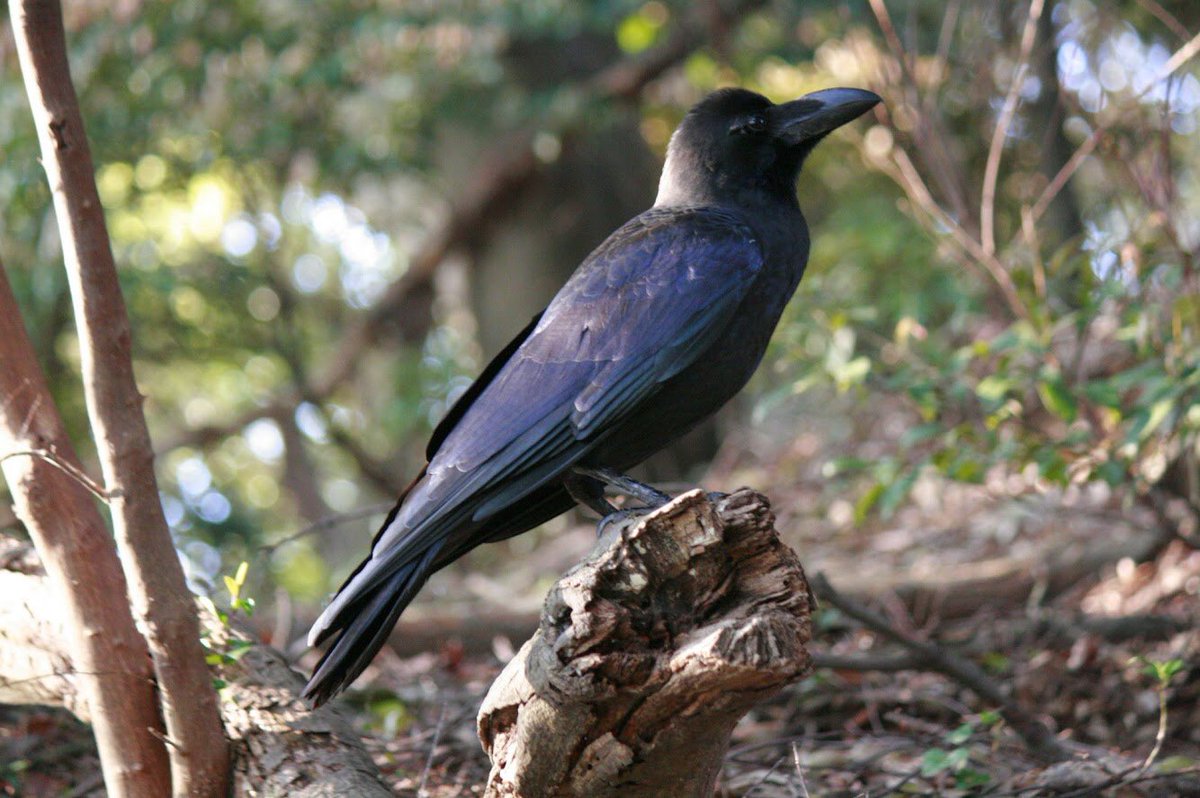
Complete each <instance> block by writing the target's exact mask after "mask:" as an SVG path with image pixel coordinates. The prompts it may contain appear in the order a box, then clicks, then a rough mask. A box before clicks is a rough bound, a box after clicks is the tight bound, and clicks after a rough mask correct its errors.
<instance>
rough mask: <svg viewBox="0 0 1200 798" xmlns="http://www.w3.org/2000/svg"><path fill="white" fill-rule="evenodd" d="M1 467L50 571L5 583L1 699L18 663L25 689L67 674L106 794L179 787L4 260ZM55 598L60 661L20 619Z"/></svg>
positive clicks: (142, 646) (122, 602) (102, 537)
mask: <svg viewBox="0 0 1200 798" xmlns="http://www.w3.org/2000/svg"><path fill="white" fill-rule="evenodd" d="M51 458H52V459H51ZM0 467H2V469H3V472H4V478H5V480H6V481H7V482H8V487H9V491H10V492H11V493H12V497H13V502H14V504H15V505H16V513H17V516H18V517H19V518H20V519H21V521H22V522H23V523H24V524H25V528H26V529H27V530H29V534H30V536H31V537H32V538H33V541H34V543H35V544H36V546H37V548H38V551H39V552H40V553H41V559H42V562H43V563H45V567H46V571H47V572H48V574H49V576H48V578H43V579H42V580H41V583H40V586H39V589H38V590H35V591H31V592H26V591H25V590H23V589H21V588H20V587H18V586H15V585H10V584H9V583H8V582H7V581H2V580H0V596H2V597H3V600H2V601H0V701H4V700H9V699H8V698H6V695H7V694H8V691H9V688H10V687H11V685H10V684H9V683H8V681H6V679H5V676H6V674H8V673H11V672H13V669H14V668H19V669H18V670H17V672H20V673H24V674H25V677H24V678H25V680H26V683H25V684H24V685H23V686H24V687H25V688H27V689H32V690H39V689H47V690H56V689H59V688H58V686H57V685H56V684H55V683H56V682H57V681H58V680H61V679H68V680H70V681H71V683H72V685H73V690H72V693H73V695H74V697H75V698H74V704H75V705H74V706H73V707H72V711H75V712H76V713H77V714H83V715H85V716H90V717H92V718H93V728H94V730H95V735H96V746H97V748H98V749H99V752H100V764H101V768H102V770H103V772H104V781H105V784H106V785H107V786H108V794H109V795H111V796H113V797H114V798H116V796H146V798H159V796H162V795H164V794H166V793H167V792H168V791H169V789H170V769H169V767H168V763H167V752H166V749H165V748H164V747H163V743H162V742H161V739H160V738H161V735H162V721H161V720H160V719H159V717H158V706H157V700H156V698H155V694H154V682H153V672H152V669H151V667H150V657H149V654H148V652H147V649H146V641H145V640H144V639H143V638H142V636H141V635H140V634H138V631H137V629H136V628H135V626H134V622H133V616H132V615H131V614H130V611H129V602H128V599H127V598H126V594H125V577H124V576H123V575H122V573H121V565H120V563H118V562H117V553H116V550H115V549H114V548H113V542H112V538H111V537H110V536H109V534H108V529H107V528H106V527H105V525H104V520H103V519H102V518H101V517H100V512H99V511H98V510H97V509H96V505H95V501H94V500H93V498H92V497H91V495H90V494H89V493H88V491H87V489H86V488H84V486H83V485H82V484H81V483H80V482H79V481H78V480H77V479H76V478H74V477H72V476H69V475H68V474H67V472H66V471H64V470H63V469H64V468H72V469H75V471H76V472H77V473H79V474H82V469H81V468H80V467H79V458H78V457H77V456H76V455H75V452H74V449H73V448H72V447H71V443H70V441H69V440H68V439H67V434H66V431H65V430H64V428H63V424H62V419H61V418H60V417H59V414H58V410H57V409H56V408H55V405H54V400H53V398H52V397H51V396H50V391H49V388H48V387H47V386H46V381H45V379H44V378H43V376H42V372H41V369H40V368H39V367H38V363H37V360H36V358H35V356H34V350H33V345H32V343H31V342H30V340H29V337H28V336H27V335H26V333H25V327H24V325H23V324H22V322H21V314H20V312H19V311H18V309H17V305H16V299H15V298H14V297H13V293H12V289H11V287H10V286H9V284H8V278H7V276H6V275H5V274H4V269H3V267H0ZM0 575H3V574H0ZM49 604H53V605H55V606H56V607H58V608H60V610H61V612H59V613H57V614H56V615H55V618H56V620H57V621H58V625H56V626H54V627H52V629H53V634H54V635H56V636H59V637H61V639H62V640H63V641H65V642H64V645H61V646H58V647H57V648H58V649H59V651H60V653H59V654H58V656H57V657H49V656H44V655H46V653H47V647H46V645H45V642H46V641H45V640H44V639H43V638H44V634H43V633H42V632H41V631H38V630H34V628H33V627H32V626H30V625H29V624H27V623H22V620H23V618H25V617H28V618H38V617H39V615H40V614H41V613H42V612H43V611H44V610H45V608H46V606H47V605H49ZM64 630H65V634H64ZM25 632H32V633H31V634H25ZM68 652H69V653H68ZM72 662H73V663H74V666H73V667H70V668H68V667H66V666H67V664H68V663H72ZM20 663H24V664H25V665H26V666H27V667H19V666H20ZM35 665H36V666H35ZM156 734H157V735H158V737H156V736H155V735H156Z"/></svg>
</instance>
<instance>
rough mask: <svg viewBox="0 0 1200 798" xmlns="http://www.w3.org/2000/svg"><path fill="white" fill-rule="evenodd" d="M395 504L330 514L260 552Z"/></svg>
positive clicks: (383, 510) (270, 551)
mask: <svg viewBox="0 0 1200 798" xmlns="http://www.w3.org/2000/svg"><path fill="white" fill-rule="evenodd" d="M394 504H395V502H387V503H381V504H368V505H367V506H366V507H360V508H358V509H357V510H351V511H350V512H347V513H337V514H336V515H329V516H326V517H324V518H319V519H317V520H316V521H314V522H312V523H311V524H309V525H308V526H306V527H303V528H301V529H298V530H296V531H295V532H293V533H292V534H290V535H288V536H287V537H285V538H282V539H280V540H276V541H275V542H273V543H267V544H264V545H263V546H260V547H259V553H260V554H264V555H269V554H272V553H273V552H274V551H275V550H276V549H278V548H280V547H281V546H285V545H287V544H288V543H292V542H293V541H297V540H299V539H300V538H303V537H306V536H308V535H313V534H316V533H317V532H324V531H325V530H326V529H333V528H335V527H339V526H341V525H342V524H348V523H350V522H351V521H359V520H361V519H363V518H370V517H371V516H373V515H379V514H380V513H385V512H387V511H388V510H390V509H391V508H392V506H393V505H394Z"/></svg>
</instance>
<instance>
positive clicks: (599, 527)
mask: <svg viewBox="0 0 1200 798" xmlns="http://www.w3.org/2000/svg"><path fill="white" fill-rule="evenodd" d="M660 506H661V505H660ZM657 509H658V507H627V508H625V509H624V510H617V511H615V512H611V513H609V514H608V515H606V516H604V517H603V518H601V519H600V521H599V522H598V523H597V524H596V537H597V538H602V537H604V533H605V532H607V531H608V530H609V528H610V527H612V526H614V525H616V526H620V525H623V524H627V523H629V522H630V521H634V520H636V519H638V518H641V517H642V516H644V515H649V514H650V513H652V512H654V511H655V510H657Z"/></svg>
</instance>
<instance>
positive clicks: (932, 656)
mask: <svg viewBox="0 0 1200 798" xmlns="http://www.w3.org/2000/svg"><path fill="white" fill-rule="evenodd" d="M812 585H813V590H814V592H815V593H816V594H817V597H818V598H820V599H821V600H822V601H826V602H828V603H829V604H831V605H832V606H834V607H837V608H838V609H839V610H841V611H842V612H844V613H845V614H846V615H848V616H850V617H851V618H854V619H855V620H857V621H859V622H860V623H862V624H863V625H864V626H866V627H867V628H869V629H871V630H872V631H874V632H877V633H878V634H880V635H883V636H884V637H886V638H888V639H889V640H892V641H893V642H896V643H898V644H900V645H901V646H903V647H904V648H906V649H908V650H910V651H913V652H916V653H917V654H919V655H920V656H922V657H924V658H926V659H927V660H928V663H929V667H930V668H931V669H933V670H936V671H938V672H939V673H942V674H944V675H946V676H948V677H950V678H951V679H954V680H955V681H956V682H958V683H959V684H961V685H963V686H964V687H967V688H968V689H970V690H972V691H973V692H974V693H975V694H976V695H978V696H979V697H980V698H982V699H983V700H984V701H986V702H988V703H989V704H994V705H995V706H997V707H999V708H1000V713H1001V714H1002V715H1003V716H1004V718H1005V720H1007V721H1008V722H1009V724H1011V725H1012V727H1013V729H1015V730H1016V732H1017V734H1019V735H1020V736H1021V739H1023V740H1024V741H1025V744H1026V745H1027V746H1028V747H1029V750H1030V752H1031V753H1033V754H1034V755H1035V756H1037V757H1039V758H1040V759H1043V760H1045V761H1047V762H1061V761H1064V760H1067V759H1070V758H1071V754H1070V752H1069V751H1068V750H1067V749H1066V748H1064V747H1063V745H1062V743H1060V742H1059V741H1058V740H1057V739H1056V738H1055V737H1054V735H1053V734H1052V733H1051V732H1050V730H1049V729H1048V728H1046V725H1045V724H1043V723H1042V722H1041V721H1040V720H1038V719H1037V718H1035V717H1033V716H1032V715H1030V714H1029V713H1028V712H1026V711H1025V710H1024V709H1023V708H1022V707H1020V706H1019V705H1018V704H1017V703H1016V702H1015V701H1014V700H1013V699H1012V698H1010V697H1009V696H1007V695H1005V693H1004V691H1003V690H1001V689H1000V687H999V685H997V684H996V683H995V682H994V681H993V680H992V679H990V678H988V676H987V675H986V674H985V673H984V672H983V671H982V670H980V669H979V667H978V666H976V665H975V663H973V662H971V661H969V660H966V659H963V658H962V657H960V656H958V655H957V654H954V653H952V652H950V651H947V650H946V649H944V648H942V647H941V646H939V645H937V644H935V643H932V642H929V641H927V640H918V639H916V638H914V637H912V636H910V635H907V634H904V633H903V632H900V631H898V630H897V629H895V628H894V627H893V625H892V624H890V623H889V622H888V621H887V619H886V618H883V617H882V616H880V615H879V614H878V613H876V612H875V611H873V610H871V609H869V608H868V607H866V606H865V605H863V604H861V603H859V602H858V601H855V600H854V599H851V598H848V597H846V596H843V595H841V594H840V593H838V591H837V590H835V589H834V587H833V585H831V584H830V583H829V580H828V579H827V578H825V575H824V574H817V575H816V576H814V577H813V578H812Z"/></svg>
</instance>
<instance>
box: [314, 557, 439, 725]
mask: <svg viewBox="0 0 1200 798" xmlns="http://www.w3.org/2000/svg"><path fill="white" fill-rule="evenodd" d="M440 550H441V545H436V546H432V547H430V549H429V550H427V551H426V552H425V554H424V556H422V557H421V558H420V559H419V560H415V561H413V562H411V563H409V564H408V565H406V566H404V567H403V568H401V569H400V570H399V571H397V572H396V573H395V574H393V575H392V576H391V577H389V578H388V579H387V581H385V582H383V583H381V584H379V585H377V586H375V587H374V588H372V589H371V591H370V592H369V593H367V595H365V596H363V597H362V598H361V599H360V600H359V601H360V602H361V603H359V602H356V605H357V606H356V608H355V612H354V613H353V615H352V616H351V620H350V621H349V623H347V624H346V625H345V626H344V628H342V629H341V633H340V634H339V635H338V637H337V640H335V641H334V643H333V645H331V646H330V647H329V649H328V650H327V651H326V652H325V655H324V656H323V657H321V661H320V662H318V663H317V667H316V668H315V669H313V675H312V677H311V678H310V679H309V680H308V684H307V685H305V687H304V693H303V696H304V698H305V699H306V700H308V701H309V702H310V703H311V704H312V706H313V708H314V709H315V708H316V707H319V706H321V705H322V704H324V703H325V702H326V701H328V700H329V699H330V698H332V697H333V696H335V695H337V694H338V693H340V692H341V691H342V690H344V689H345V688H346V687H347V686H348V685H349V684H350V683H351V682H353V681H354V680H355V679H357V678H358V676H359V674H361V673H362V672H363V671H364V670H366V667H367V666H368V665H369V664H371V660H372V659H374V658H375V655H376V654H377V653H379V649H381V648H383V644H384V643H385V642H386V641H387V638H388V635H389V634H390V633H391V631H392V627H393V626H395V625H396V620H397V619H398V618H399V617H400V613H401V612H403V611H404V608H405V607H407V606H408V604H409V602H410V601H412V600H413V598H414V597H415V596H416V595H417V591H419V590H420V589H421V587H422V586H424V584H425V580H426V579H428V578H429V575H430V573H432V571H433V568H432V566H433V562H434V559H435V558H436V557H437V554H438V552H439V551H440ZM347 587H348V586H347ZM344 589H345V588H343V590H344ZM332 631H334V630H332V629H331V630H328V632H332Z"/></svg>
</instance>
